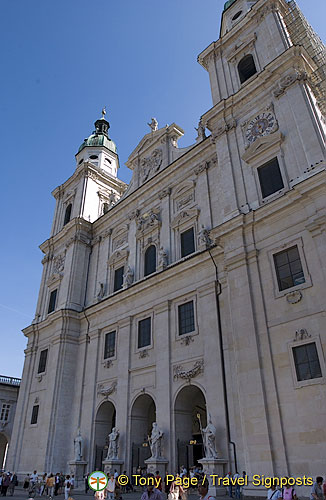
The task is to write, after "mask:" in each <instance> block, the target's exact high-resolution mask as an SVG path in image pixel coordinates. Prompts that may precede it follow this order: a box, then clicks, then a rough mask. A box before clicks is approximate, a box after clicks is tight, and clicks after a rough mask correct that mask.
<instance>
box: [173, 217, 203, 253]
mask: <svg viewBox="0 0 326 500" xmlns="http://www.w3.org/2000/svg"><path fill="white" fill-rule="evenodd" d="M199 213H200V209H199V208H187V209H185V210H182V211H181V212H179V213H178V214H177V215H176V217H174V219H173V220H172V222H171V228H172V229H173V233H174V255H175V260H181V259H186V258H188V257H189V256H188V255H186V256H185V257H182V256H181V233H184V232H185V231H187V230H188V229H191V228H193V230H194V244H195V251H194V252H193V253H192V254H191V255H194V254H195V253H196V252H197V251H198V223H199Z"/></svg>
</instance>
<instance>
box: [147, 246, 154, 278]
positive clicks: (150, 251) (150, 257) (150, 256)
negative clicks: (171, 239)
mask: <svg viewBox="0 0 326 500" xmlns="http://www.w3.org/2000/svg"><path fill="white" fill-rule="evenodd" d="M155 271H156V247H155V246H154V245H151V246H150V247H148V248H147V250H146V252H145V272H144V275H145V276H148V275H149V274H152V273H155Z"/></svg>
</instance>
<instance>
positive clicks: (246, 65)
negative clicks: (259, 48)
mask: <svg viewBox="0 0 326 500" xmlns="http://www.w3.org/2000/svg"><path fill="white" fill-rule="evenodd" d="M238 72H239V77H240V82H241V83H244V82H245V81H246V80H248V79H249V78H250V77H251V76H253V75H255V74H256V73H257V70H256V65H255V61H254V58H253V57H252V55H251V54H248V55H247V56H245V57H243V59H241V61H240V62H239V64H238Z"/></svg>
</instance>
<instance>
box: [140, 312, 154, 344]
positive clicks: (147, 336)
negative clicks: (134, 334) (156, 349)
mask: <svg viewBox="0 0 326 500" xmlns="http://www.w3.org/2000/svg"><path fill="white" fill-rule="evenodd" d="M148 345H151V318H146V319H142V320H141V321H139V323H138V349H140V348H141V347H146V346H148Z"/></svg>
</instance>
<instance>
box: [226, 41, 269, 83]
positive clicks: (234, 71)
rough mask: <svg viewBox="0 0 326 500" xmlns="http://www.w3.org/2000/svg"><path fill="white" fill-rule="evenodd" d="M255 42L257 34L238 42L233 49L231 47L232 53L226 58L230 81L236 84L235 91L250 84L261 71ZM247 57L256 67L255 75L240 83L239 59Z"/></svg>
mask: <svg viewBox="0 0 326 500" xmlns="http://www.w3.org/2000/svg"><path fill="white" fill-rule="evenodd" d="M256 40H257V34H256V33H253V34H251V35H250V36H248V37H247V38H246V39H245V40H243V41H240V44H239V43H237V44H236V45H235V46H234V47H232V51H231V52H230V53H229V54H227V56H226V58H227V62H228V63H229V66H230V70H231V75H232V77H233V78H232V79H233V81H236V82H237V83H238V89H237V90H240V89H241V88H243V87H244V86H245V85H247V84H248V83H249V82H251V81H252V80H253V79H254V78H256V76H257V75H258V73H259V72H260V71H261V66H260V63H259V59H258V54H257V51H256ZM248 55H251V56H252V57H253V60H254V63H255V66H256V73H255V74H254V75H252V76H251V77H250V78H248V80H246V81H245V82H243V83H241V81H240V75H239V71H238V64H239V62H240V61H241V59H243V58H244V57H245V56H248Z"/></svg>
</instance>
